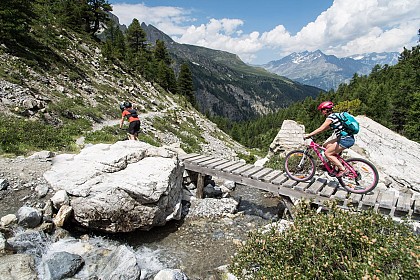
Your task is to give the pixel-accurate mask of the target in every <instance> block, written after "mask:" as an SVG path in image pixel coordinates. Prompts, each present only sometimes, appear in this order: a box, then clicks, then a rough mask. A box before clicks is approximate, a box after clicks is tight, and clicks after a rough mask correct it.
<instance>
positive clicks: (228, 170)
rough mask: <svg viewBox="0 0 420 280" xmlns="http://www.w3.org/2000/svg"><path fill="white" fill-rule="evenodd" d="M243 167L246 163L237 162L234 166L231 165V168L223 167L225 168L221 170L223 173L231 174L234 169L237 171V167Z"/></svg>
mask: <svg viewBox="0 0 420 280" xmlns="http://www.w3.org/2000/svg"><path fill="white" fill-rule="evenodd" d="M244 165H246V163H245V162H243V161H238V162H237V163H235V164H234V165H231V166H228V167H225V168H223V169H222V170H223V171H225V172H229V173H230V172H232V171H233V170H235V169H238V168H239V167H241V166H244Z"/></svg>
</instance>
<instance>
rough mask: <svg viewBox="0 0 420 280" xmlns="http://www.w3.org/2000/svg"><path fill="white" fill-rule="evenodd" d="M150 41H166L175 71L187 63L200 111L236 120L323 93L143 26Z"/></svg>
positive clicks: (221, 52) (225, 54) (152, 42)
mask: <svg viewBox="0 0 420 280" xmlns="http://www.w3.org/2000/svg"><path fill="white" fill-rule="evenodd" d="M141 27H142V29H143V30H144V31H145V32H146V34H147V40H148V41H149V42H150V43H151V44H154V43H155V42H156V40H162V41H164V43H165V45H166V47H167V49H168V51H169V53H171V55H172V58H173V59H174V64H175V69H177V68H179V67H180V65H181V64H182V63H188V64H189V67H190V69H191V72H192V75H193V82H194V85H195V90H196V96H195V97H196V100H197V103H198V107H199V108H200V111H201V112H202V113H205V114H209V115H211V116H222V117H226V118H229V119H231V120H234V121H241V120H247V119H250V118H253V117H256V116H258V115H262V114H266V113H270V112H274V111H275V110H277V109H279V108H284V107H286V106H288V105H290V104H292V103H293V102H295V101H300V100H303V99H305V98H306V97H308V96H310V97H315V96H317V95H318V94H319V93H320V92H321V91H322V90H321V89H320V88H316V87H313V86H309V85H303V84H301V83H298V82H294V81H292V80H290V79H288V78H286V77H282V76H279V75H277V74H274V73H271V72H269V71H267V70H265V69H264V68H262V67H254V66H250V65H248V64H246V63H244V62H243V61H242V60H240V58H239V57H238V56H237V55H236V54H232V53H229V52H225V51H219V50H213V49H209V48H205V47H200V46H194V45H188V44H179V43H176V42H175V41H174V40H172V39H171V38H170V37H169V36H168V35H166V34H165V33H163V32H162V31H160V30H159V29H157V28H156V27H154V26H153V25H150V24H149V25H146V24H145V23H142V25H141Z"/></svg>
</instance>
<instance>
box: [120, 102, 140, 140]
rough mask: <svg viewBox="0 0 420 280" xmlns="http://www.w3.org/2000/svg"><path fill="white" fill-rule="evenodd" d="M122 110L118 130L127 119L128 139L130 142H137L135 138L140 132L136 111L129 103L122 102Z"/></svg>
mask: <svg viewBox="0 0 420 280" xmlns="http://www.w3.org/2000/svg"><path fill="white" fill-rule="evenodd" d="M123 107H124V110H123V111H122V114H121V122H120V128H122V126H123V124H124V120H125V118H127V119H128V122H129V125H128V130H127V131H128V138H129V139H130V140H137V139H138V138H137V136H138V134H139V131H140V119H139V117H138V115H137V111H136V110H135V109H134V108H133V105H132V104H131V102H128V101H126V102H124V104H123Z"/></svg>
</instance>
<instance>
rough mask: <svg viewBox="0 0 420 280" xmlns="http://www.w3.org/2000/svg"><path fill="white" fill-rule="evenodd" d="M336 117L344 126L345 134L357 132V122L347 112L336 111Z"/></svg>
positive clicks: (358, 127)
mask: <svg viewBox="0 0 420 280" xmlns="http://www.w3.org/2000/svg"><path fill="white" fill-rule="evenodd" d="M337 117H338V119H339V120H340V121H341V124H342V125H343V127H344V131H345V132H346V133H347V134H350V135H353V134H357V133H358V132H359V129H360V126H359V122H358V121H356V119H355V118H354V117H353V116H352V115H351V114H349V113H348V112H342V113H337Z"/></svg>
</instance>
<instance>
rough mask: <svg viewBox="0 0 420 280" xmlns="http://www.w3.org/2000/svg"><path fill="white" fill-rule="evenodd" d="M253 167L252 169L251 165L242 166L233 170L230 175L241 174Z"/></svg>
mask: <svg viewBox="0 0 420 280" xmlns="http://www.w3.org/2000/svg"><path fill="white" fill-rule="evenodd" d="M253 167H254V165H252V164H245V165H244V166H242V167H240V168H238V169H236V170H233V171H232V173H233V174H235V175H239V174H241V173H242V172H244V171H247V170H248V169H251V168H253Z"/></svg>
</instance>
